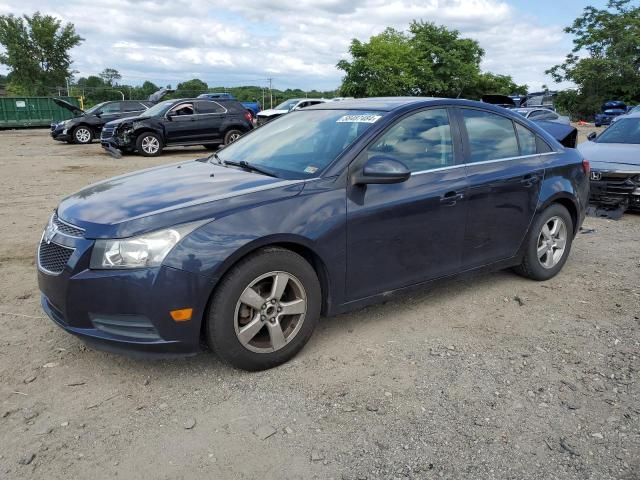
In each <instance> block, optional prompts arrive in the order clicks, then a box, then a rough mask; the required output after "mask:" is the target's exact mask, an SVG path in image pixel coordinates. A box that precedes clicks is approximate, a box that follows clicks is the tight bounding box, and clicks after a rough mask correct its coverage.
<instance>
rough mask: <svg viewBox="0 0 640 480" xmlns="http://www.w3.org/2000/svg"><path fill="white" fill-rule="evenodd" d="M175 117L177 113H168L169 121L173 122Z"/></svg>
mask: <svg viewBox="0 0 640 480" xmlns="http://www.w3.org/2000/svg"><path fill="white" fill-rule="evenodd" d="M175 116H176V114H175V112H171V113H167V120H169V121H171V120H173V117H175Z"/></svg>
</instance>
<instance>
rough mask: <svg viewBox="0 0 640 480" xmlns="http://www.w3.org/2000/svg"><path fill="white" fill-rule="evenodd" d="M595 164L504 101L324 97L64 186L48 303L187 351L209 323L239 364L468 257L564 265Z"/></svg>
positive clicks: (126, 342) (154, 345)
mask: <svg viewBox="0 0 640 480" xmlns="http://www.w3.org/2000/svg"><path fill="white" fill-rule="evenodd" d="M197 101H202V100H192V102H197ZM182 102H188V101H182ZM177 106H179V105H177V104H176V105H173V106H171V105H168V106H166V107H165V106H160V105H158V106H157V107H154V108H158V109H159V111H162V110H165V111H167V109H169V110H168V111H172V109H174V108H175V107H177ZM196 107H197V104H196ZM196 110H197V108H196ZM554 125H558V124H554ZM559 126H561V127H564V126H563V125H559ZM588 172H589V165H588V163H587V162H585V161H584V160H583V157H582V156H581V155H580V153H579V152H578V151H576V150H575V149H570V148H565V147H563V146H562V145H560V144H559V143H558V142H557V141H556V139H555V138H554V137H552V136H551V135H550V134H549V133H547V132H546V131H545V130H543V129H542V128H541V127H540V126H539V125H537V124H535V123H533V122H529V121H528V120H527V119H525V118H524V117H522V116H521V115H518V114H516V113H513V112H510V111H509V110H506V109H503V108H499V107H495V106H492V105H487V104H482V103H479V102H472V101H467V100H456V99H433V98H419V97H413V98H379V99H370V98H369V99H359V100H346V101H343V102H328V103H322V104H320V105H316V106H313V107H309V108H304V109H302V110H298V111H294V112H292V113H290V114H287V115H284V116H283V117H282V118H279V119H277V120H275V121H273V122H270V123H268V124H266V125H264V126H263V127H261V128H257V129H255V130H254V131H252V132H251V133H249V134H248V135H246V136H244V137H241V138H239V139H238V140H237V141H235V142H234V143H232V144H231V145H228V146H227V147H225V148H223V149H221V150H220V151H218V152H216V153H215V154H214V155H211V156H210V157H209V158H201V159H198V160H190V161H184V162H180V163H177V164H172V165H164V166H160V167H155V168H152V169H147V170H143V171H140V172H136V173H130V174H128V175H124V176H119V177H116V178H113V179H110V180H106V181H103V182H101V183H98V184H94V185H92V186H89V187H87V188H86V189H84V190H82V191H80V192H78V193H76V194H73V195H71V196H69V197H67V198H65V199H63V200H62V201H61V203H60V204H59V205H58V207H57V209H56V211H55V212H54V213H53V215H52V216H51V218H50V220H49V224H48V225H47V227H46V229H45V231H44V233H43V236H42V240H41V241H40V244H39V248H38V254H37V269H38V284H39V288H40V291H41V292H42V296H41V305H42V308H43V310H44V311H45V312H46V313H47V315H48V316H49V317H50V318H51V319H52V320H53V321H54V322H55V323H56V324H58V325H59V326H60V327H62V328H63V329H65V330H66V331H67V332H69V333H71V334H74V335H78V336H79V337H81V338H82V339H84V341H85V342H87V343H88V344H89V345H93V346H96V347H98V348H103V349H107V350H111V351H120V352H123V351H129V352H138V353H147V354H153V353H155V354H162V355H167V354H191V353H196V352H198V351H200V350H201V344H202V341H203V340H205V341H206V342H207V343H208V344H209V346H210V347H211V348H212V350H213V351H214V352H216V353H217V354H218V355H219V356H220V357H221V358H223V359H224V360H225V361H227V362H229V363H231V364H232V365H234V366H236V367H238V368H243V369H247V370H260V369H265V368H271V367H274V366H276V365H279V364H281V363H283V362H286V361H287V360H289V359H290V358H292V357H293V356H294V355H296V353H297V352H299V351H300V350H301V349H302V348H303V346H304V345H305V343H306V342H307V341H308V340H309V338H310V337H311V335H312V333H313V331H314V329H315V327H316V325H317V324H318V320H319V317H320V315H321V313H322V314H323V315H326V316H330V315H336V314H340V313H344V312H347V311H351V310H354V309H357V308H361V307H363V306H366V305H369V304H372V303H376V302H381V301H388V300H389V299H390V298H392V296H393V295H394V294H399V293H402V292H406V291H407V290H408V289H410V288H416V287H422V288H424V287H425V286H428V285H432V284H433V283H434V282H437V281H439V280H448V279H450V278H452V277H454V276H459V275H467V274H469V273H471V272H473V273H478V272H481V271H491V270H497V269H504V268H511V267H515V268H516V271H517V272H518V273H520V274H521V275H523V276H525V277H528V278H530V279H533V280H538V281H542V280H547V279H550V278H552V277H554V276H555V275H557V274H558V273H559V272H560V270H561V269H562V267H563V266H564V264H565V262H566V261H567V259H568V257H569V252H570V250H571V244H572V241H573V239H574V237H575V235H576V233H577V232H578V230H579V229H580V226H581V224H582V221H583V219H584V216H585V208H586V205H587V200H588V194H589V177H588ZM388 321H389V322H392V321H393V318H390V319H388ZM389 328H390V329H393V325H391V324H390V325H389ZM345 329H346V327H345Z"/></svg>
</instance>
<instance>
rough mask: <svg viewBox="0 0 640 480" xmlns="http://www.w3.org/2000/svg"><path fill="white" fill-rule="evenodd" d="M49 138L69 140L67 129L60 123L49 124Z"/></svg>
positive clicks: (60, 140) (62, 140)
mask: <svg viewBox="0 0 640 480" xmlns="http://www.w3.org/2000/svg"><path fill="white" fill-rule="evenodd" d="M51 138H53V139H54V140H57V141H59V142H68V141H70V140H71V135H69V131H68V130H67V129H65V127H64V126H62V125H57V124H54V125H51Z"/></svg>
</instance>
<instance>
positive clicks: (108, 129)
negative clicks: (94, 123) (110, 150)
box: [100, 127, 116, 140]
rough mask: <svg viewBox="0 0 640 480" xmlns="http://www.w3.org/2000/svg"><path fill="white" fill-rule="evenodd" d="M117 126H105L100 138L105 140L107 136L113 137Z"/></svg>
mask: <svg viewBox="0 0 640 480" xmlns="http://www.w3.org/2000/svg"><path fill="white" fill-rule="evenodd" d="M115 130H116V127H103V128H102V133H101V134H100V140H105V139H107V138H111V137H113V132H115Z"/></svg>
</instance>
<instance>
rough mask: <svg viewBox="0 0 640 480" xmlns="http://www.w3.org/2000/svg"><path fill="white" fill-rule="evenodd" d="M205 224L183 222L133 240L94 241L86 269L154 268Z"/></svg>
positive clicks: (132, 238)
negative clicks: (177, 245) (183, 240)
mask: <svg viewBox="0 0 640 480" xmlns="http://www.w3.org/2000/svg"><path fill="white" fill-rule="evenodd" d="M207 221H208V220H207ZM207 221H204V222H194V223H186V224H184V225H179V226H177V227H172V228H167V229H166V230H158V231H156V232H150V233H145V234H143V235H139V236H137V237H131V238H122V239H113V240H111V239H110V240H96V243H95V245H94V246H93V252H91V261H90V263H89V267H90V268H92V269H111V268H113V269H119V268H143V267H158V266H160V264H161V263H162V261H163V260H164V259H165V257H166V256H167V254H168V253H169V252H170V251H171V249H172V248H173V247H175V246H176V244H177V243H178V242H179V241H180V240H181V239H182V238H184V237H185V236H186V235H188V234H189V233H191V232H192V231H194V230H195V229H196V228H198V227H199V226H200V225H203V224H204V223H206V222H207Z"/></svg>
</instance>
